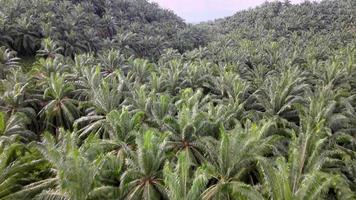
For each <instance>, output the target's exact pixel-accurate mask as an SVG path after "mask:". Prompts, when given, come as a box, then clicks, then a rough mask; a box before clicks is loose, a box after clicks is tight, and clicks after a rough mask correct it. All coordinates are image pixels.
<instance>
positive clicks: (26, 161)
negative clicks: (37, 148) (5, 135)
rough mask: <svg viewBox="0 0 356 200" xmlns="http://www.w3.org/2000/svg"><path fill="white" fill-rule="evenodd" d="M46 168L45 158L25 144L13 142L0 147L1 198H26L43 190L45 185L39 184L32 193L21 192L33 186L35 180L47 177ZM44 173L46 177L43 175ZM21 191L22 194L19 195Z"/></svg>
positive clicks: (6, 199)
mask: <svg viewBox="0 0 356 200" xmlns="http://www.w3.org/2000/svg"><path fill="white" fill-rule="evenodd" d="M0 140H1V139H0ZM46 170H47V169H46V162H45V160H43V159H42V158H41V157H40V156H39V155H38V154H36V153H35V152H34V150H33V149H29V148H27V147H26V146H25V145H24V144H21V143H12V144H9V145H8V146H5V147H4V148H2V147H0V172H1V175H0V199H4V200H11V199H19V200H25V199H28V198H31V197H33V196H34V194H36V192H37V193H39V192H41V190H42V189H45V188H46V187H43V186H45V185H42V186H41V185H37V186H38V187H37V188H34V189H33V190H32V192H33V193H31V194H24V193H21V191H22V190H25V189H26V188H29V187H32V186H33V185H32V184H33V183H34V182H37V181H40V180H41V178H45V174H46V173H48V172H46ZM41 173H42V175H41ZM43 175H44V177H41V176H43ZM49 184H50V183H49ZM49 184H48V185H46V186H47V187H48V186H49ZM20 193H21V194H22V195H19V194H20Z"/></svg>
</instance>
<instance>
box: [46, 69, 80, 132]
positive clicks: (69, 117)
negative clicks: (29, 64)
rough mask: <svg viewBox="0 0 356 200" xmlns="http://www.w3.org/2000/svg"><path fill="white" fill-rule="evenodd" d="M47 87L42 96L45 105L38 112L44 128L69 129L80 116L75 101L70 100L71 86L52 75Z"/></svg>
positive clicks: (61, 77) (61, 78)
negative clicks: (43, 122)
mask: <svg viewBox="0 0 356 200" xmlns="http://www.w3.org/2000/svg"><path fill="white" fill-rule="evenodd" d="M47 85H48V88H47V89H46V90H45V91H44V94H43V99H44V100H45V101H46V105H45V106H44V107H43V108H42V110H41V111H40V112H39V115H40V116H41V117H42V118H43V119H44V121H45V124H44V126H45V128H46V129H49V128H55V129H56V128H59V127H65V128H71V127H72V124H73V123H74V120H76V119H77V118H78V117H79V115H80V113H79V110H78V108H77V101H76V100H75V99H71V95H72V92H73V90H74V87H73V85H72V84H71V83H69V82H67V81H66V80H65V78H64V77H63V76H61V75H59V74H52V75H51V76H50V78H49V79H48V80H47Z"/></svg>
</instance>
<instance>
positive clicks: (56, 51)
mask: <svg viewBox="0 0 356 200" xmlns="http://www.w3.org/2000/svg"><path fill="white" fill-rule="evenodd" d="M41 46H42V48H41V49H40V50H38V51H37V55H38V56H41V57H45V58H55V57H56V56H59V55H60V52H62V51H63V48H62V47H59V46H58V44H57V42H55V41H53V40H52V39H51V38H46V39H43V40H42V44H41Z"/></svg>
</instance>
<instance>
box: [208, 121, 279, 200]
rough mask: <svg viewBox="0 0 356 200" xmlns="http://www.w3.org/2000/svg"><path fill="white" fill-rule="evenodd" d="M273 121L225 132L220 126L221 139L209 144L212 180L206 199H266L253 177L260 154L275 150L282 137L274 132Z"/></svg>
mask: <svg viewBox="0 0 356 200" xmlns="http://www.w3.org/2000/svg"><path fill="white" fill-rule="evenodd" d="M273 126H275V122H273V121H264V123H261V124H251V125H249V126H247V127H246V128H245V130H243V129H242V127H239V126H236V129H234V130H232V131H230V132H228V133H226V132H225V130H224V129H223V128H221V139H220V140H219V141H217V142H215V143H212V144H210V145H209V146H208V148H211V149H210V151H209V155H208V157H209V162H208V163H207V166H206V168H207V169H206V172H207V174H208V177H209V178H210V179H211V180H212V181H211V183H212V184H209V185H208V187H207V189H206V190H205V191H204V193H203V199H204V200H209V199H234V198H236V199H240V198H243V199H263V197H262V196H261V195H260V194H259V193H258V192H257V188H256V187H255V185H256V184H258V183H257V182H256V180H255V181H254V178H253V176H252V174H253V171H254V169H255V170H256V167H255V163H256V160H257V158H258V157H260V156H266V155H268V154H273V153H275V154H276V153H278V152H276V150H277V148H276V145H277V142H278V141H280V139H281V137H280V136H278V135H276V134H272V133H271V132H270V131H271V128H272V127H273Z"/></svg>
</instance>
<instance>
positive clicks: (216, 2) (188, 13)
mask: <svg viewBox="0 0 356 200" xmlns="http://www.w3.org/2000/svg"><path fill="white" fill-rule="evenodd" d="M151 1H152V2H156V3H158V4H159V5H160V6H161V7H163V8H166V9H170V10H173V11H174V12H175V13H176V14H177V15H179V16H180V17H182V18H183V19H184V20H185V21H186V22H189V23H198V22H202V21H208V20H213V19H218V18H222V17H227V16H231V15H233V14H234V13H236V12H237V11H239V10H244V9H248V8H251V7H255V6H258V5H260V4H262V3H264V2H266V0H151ZM291 2H292V3H301V2H304V0H291Z"/></svg>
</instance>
